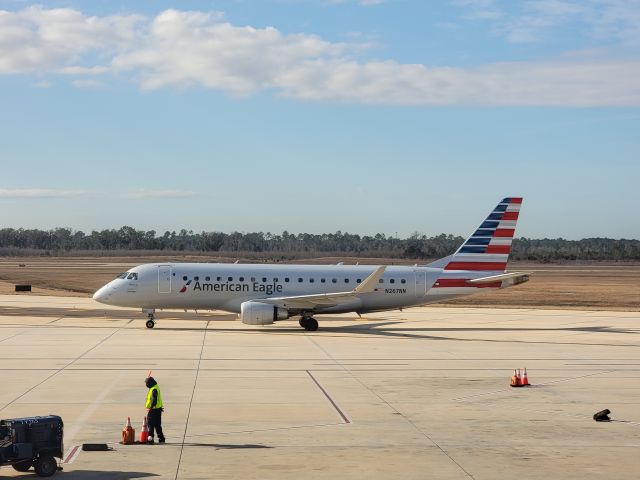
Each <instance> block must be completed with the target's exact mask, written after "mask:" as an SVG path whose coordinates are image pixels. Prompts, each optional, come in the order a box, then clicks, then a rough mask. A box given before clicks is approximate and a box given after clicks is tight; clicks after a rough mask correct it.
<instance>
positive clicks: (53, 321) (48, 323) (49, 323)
mask: <svg viewBox="0 0 640 480" xmlns="http://www.w3.org/2000/svg"><path fill="white" fill-rule="evenodd" d="M63 318H64V315H62V316H61V317H58V318H55V319H53V320H51V321H50V322H47V323H46V325H51V324H52V323H55V322H57V321H58V320H62V319H63Z"/></svg>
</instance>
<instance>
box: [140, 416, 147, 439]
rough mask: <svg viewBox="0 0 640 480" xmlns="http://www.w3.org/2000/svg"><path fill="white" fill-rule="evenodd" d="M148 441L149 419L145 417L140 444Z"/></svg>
mask: <svg viewBox="0 0 640 480" xmlns="http://www.w3.org/2000/svg"><path fill="white" fill-rule="evenodd" d="M147 440H149V427H148V426H147V417H144V420H143V421H142V428H141V429H140V443H147Z"/></svg>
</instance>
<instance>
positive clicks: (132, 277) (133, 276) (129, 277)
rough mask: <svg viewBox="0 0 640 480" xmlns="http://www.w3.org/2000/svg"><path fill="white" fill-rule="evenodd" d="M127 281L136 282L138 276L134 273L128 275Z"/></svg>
mask: <svg viewBox="0 0 640 480" xmlns="http://www.w3.org/2000/svg"><path fill="white" fill-rule="evenodd" d="M127 280H138V274H137V273H135V272H132V273H130V274H129V276H128V277H127Z"/></svg>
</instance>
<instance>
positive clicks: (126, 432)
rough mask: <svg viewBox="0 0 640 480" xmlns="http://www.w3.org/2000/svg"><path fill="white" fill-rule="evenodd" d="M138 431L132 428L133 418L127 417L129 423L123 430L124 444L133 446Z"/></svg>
mask: <svg viewBox="0 0 640 480" xmlns="http://www.w3.org/2000/svg"><path fill="white" fill-rule="evenodd" d="M135 439H136V431H135V430H134V429H133V427H132V426H131V417H127V423H126V425H125V426H124V429H122V444H123V445H132V444H134V443H135Z"/></svg>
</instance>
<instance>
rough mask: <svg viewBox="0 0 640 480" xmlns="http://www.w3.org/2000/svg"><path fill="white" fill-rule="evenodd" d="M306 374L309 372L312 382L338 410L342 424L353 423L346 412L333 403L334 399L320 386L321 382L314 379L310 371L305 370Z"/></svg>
mask: <svg viewBox="0 0 640 480" xmlns="http://www.w3.org/2000/svg"><path fill="white" fill-rule="evenodd" d="M305 372H307V375H309V377H311V380H313V383H315V384H316V385H317V387H318V388H319V389H320V391H321V392H322V393H323V394H324V396H325V397H327V400H329V402H331V405H333V408H335V409H336V412H338V414H339V415H340V417H341V418H342V422H343V423H351V420H349V418H348V417H347V416H346V415H345V414H344V412H343V411H342V410H340V407H338V405H337V404H336V402H334V401H333V398H331V395H329V394H328V393H327V391H326V390H325V389H324V388H322V385H320V382H318V380H316V377H314V376H313V375H312V374H311V372H310V371H309V370H305Z"/></svg>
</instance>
